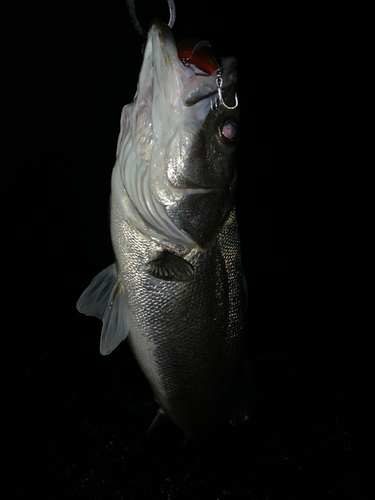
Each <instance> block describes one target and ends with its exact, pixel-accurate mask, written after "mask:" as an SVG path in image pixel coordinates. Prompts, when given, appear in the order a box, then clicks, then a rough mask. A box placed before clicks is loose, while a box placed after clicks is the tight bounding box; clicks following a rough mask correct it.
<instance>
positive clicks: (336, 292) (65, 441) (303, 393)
mask: <svg viewBox="0 0 375 500" xmlns="http://www.w3.org/2000/svg"><path fill="white" fill-rule="evenodd" d="M164 3H165V4H166V2H163V1H160V2H159V1H158V2H156V1H154V2H146V1H144V0H143V1H142V0H139V1H138V2H136V6H137V7H138V6H139V7H138V12H139V17H140V19H141V22H142V24H143V25H145V26H147V23H148V22H149V20H150V19H151V18H152V17H154V15H158V16H160V17H163V18H165V19H167V17H168V10H167V8H166V7H165V5H164ZM176 4H177V21H176V25H175V28H174V32H175V34H176V36H178V35H194V36H197V37H199V38H203V39H208V40H210V41H211V43H212V44H213V46H214V48H215V49H216V50H217V53H219V54H222V55H235V56H237V57H238V60H239V79H240V91H239V97H240V103H241V109H242V111H241V113H242V116H241V128H242V130H241V144H240V147H239V154H238V158H239V183H238V190H237V204H238V212H239V217H240V230H241V235H242V242H243V244H242V247H243V248H242V251H243V262H244V266H245V270H246V275H247V281H248V286H249V295H250V307H249V318H248V333H249V347H248V351H249V359H250V364H251V368H252V371H253V375H254V377H255V379H256V381H257V385H258V389H259V394H260V399H259V408H258V411H257V412H256V414H255V416H254V417H253V419H252V420H251V422H250V423H248V424H246V425H244V426H240V427H235V428H230V429H223V431H222V432H221V433H219V434H218V435H217V436H216V437H215V438H214V439H213V440H212V441H210V442H209V443H207V444H205V445H204V446H202V448H200V449H183V450H179V445H177V444H176V443H178V439H179V438H180V436H178V435H176V436H175V435H174V433H173V431H172V430H171V429H169V430H168V432H166V431H165V430H164V431H163V432H165V434H163V432H162V431H160V432H159V434H158V433H156V437H154V438H150V439H149V440H146V439H145V431H146V429H147V427H148V425H149V424H150V422H151V420H152V419H153V416H154V414H155V410H156V405H155V404H154V403H153V401H152V397H151V394H150V392H149V389H148V386H147V384H146V383H145V381H144V379H143V376H142V374H141V373H140V371H139V369H138V367H137V365H136V363H135V362H134V360H133V358H132V357H131V354H130V352H129V349H128V346H127V344H126V343H124V344H122V345H121V346H120V347H119V348H118V349H117V350H116V351H115V352H114V353H112V354H111V355H110V356H109V357H102V356H100V354H99V335H100V329H101V324H100V322H99V321H98V320H96V319H94V318H87V317H85V316H82V315H79V314H78V313H77V312H76V310H75V303H76V300H77V299H78V297H79V295H80V293H81V292H82V290H83V289H84V288H85V287H86V286H87V284H88V283H89V282H90V280H91V278H92V277H93V276H94V275H95V274H96V273H98V272H99V271H101V270H102V269H103V268H104V267H106V266H108V265H109V264H110V263H111V262H112V261H113V256H112V250H111V244H110V235H109V230H108V198H109V190H110V176H111V170H112V167H113V164H114V160H115V148H116V141H117V135H118V132H119V118H120V113H121V109H122V106H123V105H124V104H127V103H129V102H130V101H131V100H132V98H133V95H134V93H135V89H136V82H137V78H138V72H139V69H140V65H141V60H142V56H141V43H142V39H141V37H140V36H139V35H138V34H137V32H136V31H135V29H134V28H133V26H132V25H131V22H130V19H129V16H128V13H127V11H126V5H125V1H102V0H97V1H93V0H91V1H86V0H76V1H74V2H73V1H64V2H62V1H56V0H52V1H50V2H48V3H47V2H42V1H40V2H27V3H26V2H23V3H22V2H20V1H18V2H17V1H14V0H12V1H8V0H2V3H1V12H0V23H1V24H0V28H1V29H0V36H1V47H2V49H1V82H2V85H4V87H3V89H2V91H1V100H0V105H1V108H0V112H1V115H0V117H1V121H0V147H1V158H0V161H1V171H2V174H3V183H2V191H3V196H2V199H3V202H5V203H4V207H3V235H4V238H3V250H4V254H3V255H4V257H3V268H4V269H5V277H6V280H5V282H4V281H3V283H9V286H8V285H7V286H6V287H4V291H3V297H6V298H5V300H4V298H3V338H4V339H5V342H4V343H3V350H2V352H3V355H2V357H3V363H2V364H3V367H4V376H3V388H4V403H3V405H4V406H3V408H4V409H3V412H4V414H5V416H6V424H5V425H4V427H3V433H4V435H3V441H4V444H5V445H6V446H5V447H4V449H5V456H6V462H7V466H8V467H7V468H6V469H5V471H4V472H5V475H4V480H3V483H2V486H3V488H4V491H5V493H4V495H3V498H28V495H30V496H31V495H35V496H36V497H38V498H48V499H68V498H72V499H75V498H88V499H99V500H106V499H119V500H120V499H129V500H130V499H138V498H149V499H159V498H160V499H179V498H194V499H204V500H211V499H212V500H216V499H220V500H223V499H237V498H249V499H259V500H263V499H264V500H265V499H269V500H273V499H279V498H288V499H293V498H296V499H316V498H345V499H346V498H347V499H357V498H358V499H359V498H360V499H363V498H371V494H370V490H369V488H370V486H371V485H372V480H371V476H372V475H373V464H374V460H373V452H374V446H373V445H374V430H373V423H374V413H373V411H372V406H373V392H374V389H373V387H374V385H373V381H374V380H373V373H372V366H373V347H372V342H373V337H374V331H375V328H374V303H375V289H374V282H375V275H374V248H375V247H374V218H375V201H374V197H375V173H374V167H375V158H374V137H375V136H374V128H375V127H374V123H375V122H374V119H375V116H374V51H373V49H374V47H373V45H372V43H371V42H372V35H373V24H372V22H371V15H370V12H371V9H370V6H371V2H368V3H367V4H366V3H359V2H354V1H352V2H317V1H314V2H313V1H304V2H298V1H292V2H276V1H271V0H264V1H260V0H258V1H253V2H240V1H238V0H233V1H231V2H226V3H220V5H219V3H218V2H214V1H205V2H202V1H198V0H191V1H184V0H177V2H176ZM150 5H151V6H153V8H154V12H153V13H151V10H150V9H151V8H150ZM4 49H5V50H4Z"/></svg>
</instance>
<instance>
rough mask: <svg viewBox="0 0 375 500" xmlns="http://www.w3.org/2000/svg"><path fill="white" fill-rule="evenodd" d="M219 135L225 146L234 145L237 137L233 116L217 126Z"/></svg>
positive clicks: (235, 122) (236, 126) (236, 127)
mask: <svg viewBox="0 0 375 500" xmlns="http://www.w3.org/2000/svg"><path fill="white" fill-rule="evenodd" d="M219 137H220V139H221V141H222V142H223V143H224V144H226V145H227V146H234V145H235V144H236V143H237V139H238V125H237V121H236V120H234V119H233V118H230V119H227V120H225V122H224V123H222V124H221V125H220V126H219Z"/></svg>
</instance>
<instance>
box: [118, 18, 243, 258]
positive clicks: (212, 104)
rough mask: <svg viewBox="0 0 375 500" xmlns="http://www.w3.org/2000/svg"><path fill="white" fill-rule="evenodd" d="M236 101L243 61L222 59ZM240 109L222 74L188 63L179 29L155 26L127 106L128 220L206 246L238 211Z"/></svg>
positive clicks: (122, 163) (123, 171)
mask: <svg viewBox="0 0 375 500" xmlns="http://www.w3.org/2000/svg"><path fill="white" fill-rule="evenodd" d="M221 64H222V68H220V76H221V77H222V86H221V90H222V95H223V100H224V102H225V103H228V104H229V105H230V106H232V105H233V103H234V102H235V82H236V71H235V67H236V61H235V59H234V58H226V59H223V60H222V61H221ZM238 127H239V108H238V106H237V107H234V109H228V107H227V106H225V105H224V103H223V102H222V100H220V99H219V94H218V83H217V75H215V74H206V73H203V72H202V70H200V69H199V68H197V67H195V66H194V65H190V66H187V65H185V64H184V63H183V61H182V60H181V59H180V57H179V54H178V49H177V46H176V42H175V39H174V37H173V34H172V32H171V30H170V29H169V28H168V26H166V25H165V24H164V23H163V22H162V21H160V20H155V21H153V22H152V24H151V27H150V30H149V32H148V38H147V43H146V46H145V49H144V55H143V63H142V67H141V71H140V75H139V80H138V86H137V92H136V95H135V97H134V100H133V102H132V103H131V104H128V105H127V106H125V107H124V109H123V112H122V117H121V132H120V136H119V141H118V147H117V160H116V166H115V167H117V168H118V169H119V171H120V176H121V182H122V187H123V188H124V192H126V203H125V202H124V205H125V206H126V211H127V213H126V215H127V217H128V218H129V219H130V221H131V222H132V224H133V225H134V226H135V227H137V228H138V229H139V230H140V231H141V232H143V233H144V234H147V235H148V236H150V237H151V238H153V239H155V240H157V241H158V242H160V243H165V242H166V241H168V242H169V243H173V244H181V245H184V246H185V247H188V248H192V247H194V246H196V245H199V246H205V245H207V244H208V243H209V241H210V239H211V238H212V236H213V234H214V233H215V231H217V229H218V227H220V224H221V223H222V222H223V221H224V220H225V219H226V217H227V216H228V213H229V211H230V209H231V206H232V205H233V191H234V183H235V177H236V168H235V155H234V153H235V149H236V144H237V140H238V135H239V129H238Z"/></svg>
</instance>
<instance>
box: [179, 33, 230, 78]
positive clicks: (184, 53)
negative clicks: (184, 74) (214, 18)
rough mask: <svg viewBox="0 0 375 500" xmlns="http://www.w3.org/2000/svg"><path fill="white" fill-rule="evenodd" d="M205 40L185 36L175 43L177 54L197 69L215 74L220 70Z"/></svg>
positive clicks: (209, 45) (208, 43)
mask: <svg viewBox="0 0 375 500" xmlns="http://www.w3.org/2000/svg"><path fill="white" fill-rule="evenodd" d="M210 49H211V44H210V42H208V41H207V40H198V39H196V38H185V39H183V40H180V41H179V42H178V43H177V51H178V56H179V58H180V59H181V61H182V62H183V63H184V64H186V65H189V64H194V66H196V67H197V68H198V69H200V70H201V71H204V72H205V73H208V74H209V75H217V74H218V70H219V71H220V70H221V66H220V64H219V63H218V62H217V59H216V58H215V56H214V54H213V52H212V50H210Z"/></svg>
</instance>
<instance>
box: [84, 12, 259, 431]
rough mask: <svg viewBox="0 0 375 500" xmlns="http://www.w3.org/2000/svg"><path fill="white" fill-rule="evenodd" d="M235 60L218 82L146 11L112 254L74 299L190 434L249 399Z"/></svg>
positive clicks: (122, 139) (244, 411)
mask: <svg viewBox="0 0 375 500" xmlns="http://www.w3.org/2000/svg"><path fill="white" fill-rule="evenodd" d="M234 68H235V60H234V59H233V58H228V59H226V60H223V61H222V82H221V85H222V86H221V89H220V90H221V92H220V93H219V92H218V90H219V89H218V84H217V80H216V76H215V75H208V74H202V72H201V71H200V70H199V69H198V68H196V67H195V66H194V65H190V66H187V65H185V64H183V62H182V61H181V60H180V58H179V56H178V52H177V48H176V43H175V40H174V37H173V35H172V32H171V30H170V29H169V28H168V27H167V26H166V25H165V24H163V23H162V22H161V21H158V20H155V21H154V22H153V24H152V26H151V28H150V30H149V32H148V39H147V44H146V47H145V51H144V59H143V64H142V68H141V71H140V75H139V81H138V88H137V92H136V95H135V97H134V100H133V102H132V103H131V104H128V105H127V106H125V107H124V109H123V111H122V116H121V131H120V135H119V139H118V145H117V158H116V163H115V166H114V169H113V174H112V186H111V201H110V228H111V238H112V245H113V249H114V253H115V257H116V262H115V263H114V264H112V265H111V266H109V267H108V268H107V269H105V270H104V271H102V272H101V273H100V274H98V275H97V276H96V277H95V278H94V279H93V281H92V282H91V284H90V285H89V287H88V288H87V289H86V290H85V291H84V292H83V294H82V295H81V297H80V299H79V301H78V303H77V308H78V310H79V311H80V312H82V313H84V314H87V315H92V316H97V317H98V318H100V319H102V320H103V328H102V333H101V340H100V352H101V353H102V354H104V355H106V354H109V353H110V352H112V350H113V349H115V348H116V347H117V346H118V345H119V343H120V342H122V341H123V340H124V339H125V338H127V339H128V341H129V344H130V347H131V349H132V352H133V353H134V356H135V358H136V360H137V362H138V364H139V366H140V367H141V369H142V371H143V372H144V374H145V376H146V378H147V380H148V382H149V384H150V386H151V388H152V391H153V394H154V397H155V400H156V401H157V402H158V403H159V405H160V410H159V412H158V416H157V419H159V418H161V417H162V416H164V417H165V416H166V417H168V418H169V419H170V420H171V421H173V422H174V423H175V424H176V425H177V426H179V427H180V428H182V430H183V432H184V434H185V436H186V438H187V439H191V440H193V439H197V438H200V437H202V436H205V435H207V434H209V433H211V432H212V431H213V430H214V429H215V428H216V427H217V425H219V424H220V422H222V421H223V419H225V417H226V416H228V419H229V418H230V419H231V422H232V423H234V422H235V421H245V420H247V419H248V417H249V415H250V413H251V406H252V396H251V394H250V392H251V391H250V389H251V381H250V377H251V376H250V374H249V372H248V369H247V364H246V361H245V356H244V346H245V335H244V315H245V290H244V276H243V269H242V265H241V253H240V240H239V233H238V227H237V220H236V210H235V205H234V189H235V183H236V163H235V149H236V144H237V139H238V134H239V130H238V124H239V107H238V106H236V105H235V102H236V95H235V89H234V86H235V85H234V84H235V81H236V73H235V71H234ZM215 101H216V102H215ZM229 104H231V106H229ZM229 107H232V108H233V109H229Z"/></svg>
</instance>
